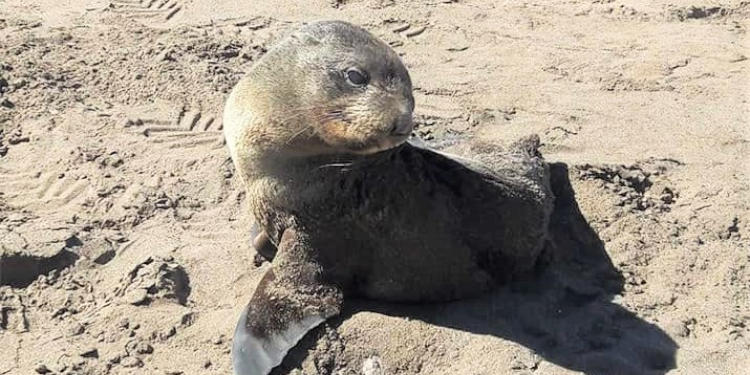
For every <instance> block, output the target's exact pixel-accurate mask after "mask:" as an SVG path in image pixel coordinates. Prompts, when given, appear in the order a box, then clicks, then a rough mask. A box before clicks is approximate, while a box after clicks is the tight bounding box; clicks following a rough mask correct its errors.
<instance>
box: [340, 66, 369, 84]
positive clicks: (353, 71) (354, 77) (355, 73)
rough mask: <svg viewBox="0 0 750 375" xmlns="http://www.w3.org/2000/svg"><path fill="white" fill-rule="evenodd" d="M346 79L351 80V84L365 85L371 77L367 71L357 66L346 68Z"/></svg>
mask: <svg viewBox="0 0 750 375" xmlns="http://www.w3.org/2000/svg"><path fill="white" fill-rule="evenodd" d="M346 80H347V81H349V83H350V84H351V85H353V86H357V87H362V86H365V85H367V83H368V82H369V81H370V79H369V77H367V73H365V72H363V71H361V70H359V69H357V68H349V69H347V70H346Z"/></svg>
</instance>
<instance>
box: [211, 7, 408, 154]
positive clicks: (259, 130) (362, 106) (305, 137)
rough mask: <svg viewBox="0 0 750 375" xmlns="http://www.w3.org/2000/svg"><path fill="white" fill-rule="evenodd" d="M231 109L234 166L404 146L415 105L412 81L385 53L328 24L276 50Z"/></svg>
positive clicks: (367, 38) (353, 29)
mask: <svg viewBox="0 0 750 375" xmlns="http://www.w3.org/2000/svg"><path fill="white" fill-rule="evenodd" d="M269 93H270V94H269ZM235 103H236V104H235ZM226 108H227V109H226V110H225V118H227V119H228V120H229V121H228V122H225V124H229V125H230V126H231V125H232V124H236V125H237V126H235V127H234V128H230V129H225V131H226V132H227V140H228V144H229V148H230V151H231V152H232V156H233V158H234V159H235V160H237V159H238V158H237V157H238V156H239V158H240V159H241V158H243V157H253V158H258V157H274V158H276V157H290V156H312V155H324V154H359V155H362V154H370V153H375V152H378V151H382V150H386V149H389V148H393V147H395V146H398V145H400V144H402V143H404V141H406V139H407V138H408V137H409V135H410V134H411V131H412V111H413V110H414V97H413V96H412V87H411V79H410V77H409V73H408V71H407V70H406V67H404V65H403V63H402V62H401V60H400V59H399V57H398V55H397V54H396V53H395V52H394V51H393V50H392V49H391V48H390V47H389V46H388V45H386V44H385V43H383V42H382V41H380V40H379V39H377V38H376V37H374V36H373V35H372V34H370V33H369V32H368V31H366V30H364V29H362V28H360V27H357V26H354V25H351V24H348V23H345V22H340V21H326V22H316V23H312V24H308V25H306V26H304V27H302V28H301V29H299V30H297V31H295V32H294V33H293V34H291V35H290V36H289V37H287V38H286V39H285V40H283V41H282V42H281V43H280V44H279V45H278V46H276V47H274V48H273V49H271V50H270V51H269V52H268V53H267V54H266V55H265V56H263V58H261V60H260V61H258V63H256V65H255V66H253V68H252V70H251V72H250V73H249V74H248V75H247V76H246V77H245V78H244V79H243V80H242V81H240V83H239V84H238V85H237V87H236V88H235V89H234V90H233V92H232V94H231V95H230V97H229V99H228V101H227V107H226ZM233 118H236V119H238V120H240V121H232V119H233ZM270 124H276V125H275V126H273V125H272V126H269V125H270ZM241 152H249V153H253V154H254V155H238V153H241Z"/></svg>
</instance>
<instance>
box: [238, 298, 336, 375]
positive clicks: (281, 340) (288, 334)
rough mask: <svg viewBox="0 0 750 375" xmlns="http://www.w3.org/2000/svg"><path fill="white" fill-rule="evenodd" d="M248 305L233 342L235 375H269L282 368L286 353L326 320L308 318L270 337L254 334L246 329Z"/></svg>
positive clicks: (243, 311)
mask: <svg viewBox="0 0 750 375" xmlns="http://www.w3.org/2000/svg"><path fill="white" fill-rule="evenodd" d="M248 310H249V305H248V306H247V307H245V309H244V310H242V315H240V320H239V321H238V322H237V327H236V328H235V330H234V338H233V339H232V366H233V368H234V375H266V374H268V373H269V372H271V370H272V369H273V368H274V367H276V366H278V365H280V364H281V361H282V360H283V359H284V356H286V353H287V352H288V351H289V350H290V349H291V348H293V347H294V346H295V345H296V344H297V343H298V342H299V340H301V339H302V337H303V336H305V334H306V333H307V332H308V331H310V330H311V329H313V328H315V327H317V326H318V325H319V324H320V323H322V322H323V321H325V319H324V318H323V317H322V316H308V317H305V318H304V319H302V320H300V321H298V322H289V324H288V325H287V326H286V327H285V329H284V331H282V332H277V333H273V334H270V335H269V336H268V337H259V336H257V335H254V334H253V333H252V331H251V330H249V329H248V328H247V325H246V322H247V314H248Z"/></svg>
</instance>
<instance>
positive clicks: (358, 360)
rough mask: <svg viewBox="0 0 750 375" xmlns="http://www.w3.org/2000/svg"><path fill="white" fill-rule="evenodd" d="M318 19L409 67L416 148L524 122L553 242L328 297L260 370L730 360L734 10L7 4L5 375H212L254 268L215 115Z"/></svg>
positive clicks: (738, 168) (345, 372)
mask: <svg viewBox="0 0 750 375" xmlns="http://www.w3.org/2000/svg"><path fill="white" fill-rule="evenodd" d="M315 19H344V20H349V21H351V22H353V23H357V24H360V25H362V26H364V27H366V28H368V29H370V30H372V31H373V32H374V33H375V34H376V35H378V36H380V37H381V38H383V39H384V40H386V41H388V42H389V43H391V44H392V45H393V46H394V48H395V49H396V50H397V51H398V52H399V53H401V54H402V56H403V59H404V61H405V63H406V65H407V66H408V68H409V69H410V71H411V74H412V78H413V81H414V82H415V86H416V87H415V97H416V101H417V108H416V119H417V122H418V133H419V134H420V135H421V136H422V137H424V138H426V139H427V140H429V141H430V142H433V143H434V144H436V145H439V144H441V142H445V141H455V140H458V141H459V142H461V141H462V140H466V139H471V138H482V139H486V140H490V141H493V142H498V143H506V142H508V141H512V140H515V139H517V138H518V137H520V136H522V135H526V134H530V133H538V134H539V135H540V136H541V139H542V142H543V143H544V147H543V152H544V154H545V156H546V158H547V159H548V160H550V161H553V162H558V163H564V164H565V165H567V170H566V169H565V165H563V164H558V165H557V167H556V168H555V170H556V172H557V178H559V179H560V181H563V183H561V185H560V186H563V189H559V190H558V193H559V194H560V195H561V196H562V197H564V198H562V199H561V200H560V203H559V204H558V211H557V212H556V215H557V216H556V223H557V224H556V227H555V228H554V229H555V230H554V233H553V234H554V236H555V242H556V245H555V246H557V247H558V248H559V251H558V252H557V259H550V260H549V262H550V263H551V265H550V266H549V267H547V268H545V269H543V270H541V271H540V272H539V274H538V275H535V276H534V277H530V278H529V280H525V281H520V282H518V283H515V284H513V285H510V286H507V287H505V288H503V289H501V290H499V291H497V292H496V293H493V294H491V295H488V296H486V297H483V298H480V299H475V300H470V301H463V302H457V303H450V304H441V305H432V306H404V305H387V304H380V303H374V302H367V301H347V310H346V311H345V313H344V314H343V315H342V316H341V317H340V318H337V319H333V320H331V321H329V322H328V323H327V324H325V326H323V327H321V328H320V329H317V330H315V331H313V332H312V333H311V334H309V335H308V336H307V337H306V338H305V339H304V340H303V342H302V343H301V344H300V345H298V347H297V348H295V350H293V352H292V353H291V354H290V355H289V356H288V357H287V359H286V361H285V362H284V364H283V365H282V366H281V369H279V370H276V371H275V373H276V374H301V373H303V374H340V375H349V374H365V375H386V374H408V375H412V374H437V375H439V374H467V375H479V374H532V373H533V374H573V373H590V374H665V373H669V374H737V375H740V374H749V373H750V267H749V265H750V224H749V223H750V192H749V190H750V180H749V179H748V178H749V175H750V171H749V169H750V166H749V163H750V161H748V159H749V157H748V155H749V153H750V143H749V142H750V130H749V129H750V121H749V120H750V118H749V117H750V115H749V114H750V106H749V104H748V98H749V97H748V87H750V79H749V76H750V75H749V72H750V61H749V60H748V57H750V49H749V48H748V47H750V42H749V41H748V36H747V29H748V27H750V3H748V2H747V1H737V0H733V1H718V2H717V1H710V0H702V1H698V0H696V1H692V2H681V3H677V0H673V2H667V1H664V0H658V1H645V0H634V1H622V0H589V1H559V0H555V1H548V2H536V3H535V2H528V1H518V2H516V1H493V0H457V1H451V0H443V1H440V0H432V1H424V2H422V1H395V0H336V1H309V2H308V1H305V2H302V1H300V2H293V1H289V0H281V1H260V0H256V1H245V2H237V1H229V0H223V1H216V2H213V4H211V2H208V1H206V2H201V1H191V0H168V1H166V0H143V1H140V2H139V1H138V0H112V1H104V0H94V1H85V0H69V1H59V0H43V1H27V0H0V251H1V253H0V279H1V282H0V284H1V285H0V374H2V375H5V374H24V375H25V374H35V373H54V374H228V373H229V372H230V369H231V365H230V355H229V348H230V345H231V332H232V330H233V327H234V324H235V321H236V319H237V316H238V312H239V309H241V307H242V305H243V304H244V303H245V302H246V301H247V300H248V298H249V296H250V295H251V293H252V291H253V288H254V284H255V283H256V282H257V280H258V276H259V275H260V272H261V271H262V270H261V269H259V267H258V266H257V265H256V264H255V262H254V253H253V251H252V250H250V246H249V243H250V236H251V230H250V228H251V227H252V223H251V221H250V218H249V217H248V216H249V215H248V214H247V213H246V211H245V202H244V201H245V196H244V193H243V192H242V187H241V186H240V184H239V181H238V179H237V178H236V176H235V175H234V171H233V167H232V164H231V162H230V161H229V159H228V153H227V150H226V148H225V146H224V145H223V143H222V138H221V132H220V129H221V118H220V110H221V106H222V102H223V100H224V98H225V96H226V94H227V92H228V90H230V88H231V87H232V85H233V84H234V83H235V82H237V80H238V79H239V78H240V77H241V76H242V74H243V72H244V71H246V70H247V69H248V68H249V67H250V66H251V65H252V64H253V62H254V61H256V60H257V59H258V57H259V56H261V55H262V54H263V53H264V52H265V51H266V49H267V48H269V46H270V45H272V44H273V42H274V41H276V40H278V39H279V38H280V37H282V36H283V35H284V34H285V33H287V32H288V31H289V30H290V28H294V27H296V26H298V25H299V24H300V23H301V22H304V21H309V20H315ZM566 173H567V175H566ZM568 178H569V180H570V184H571V186H569V187H572V190H570V189H565V188H564V187H565V186H564V185H565V183H564V182H566V181H567V179H568ZM573 191H574V192H575V198H573V196H572V192H573ZM579 209H580V212H579ZM265 266H267V265H263V266H261V268H262V267H265Z"/></svg>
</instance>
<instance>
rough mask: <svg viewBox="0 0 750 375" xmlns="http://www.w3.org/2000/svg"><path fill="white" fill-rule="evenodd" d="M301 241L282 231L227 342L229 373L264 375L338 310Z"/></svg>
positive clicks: (337, 296)
mask: <svg viewBox="0 0 750 375" xmlns="http://www.w3.org/2000/svg"><path fill="white" fill-rule="evenodd" d="M308 246H309V245H308V244H307V242H306V241H305V239H304V237H302V236H299V235H297V232H296V231H294V230H292V229H287V230H285V231H284V234H283V235H282V237H281V243H280V244H279V251H278V254H277V255H276V258H275V259H274V262H273V264H272V266H271V268H270V269H269V270H268V271H267V272H266V274H265V275H263V278H262V279H261V281H260V283H259V284H258V287H257V288H256V290H255V292H254V293H253V296H252V298H251V299H250V303H248V305H247V307H245V309H244V310H243V311H242V315H241V316H240V320H239V322H238V323H237V328H236V329H235V331H234V339H233V343H232V364H233V366H234V374H235V375H266V374H268V373H269V372H270V371H271V370H272V369H273V368H274V367H276V366H278V365H279V364H281V361H282V360H283V359H284V356H285V355H286V353H287V352H288V351H289V350H290V349H291V348H292V347H294V345H296V344H297V342H299V340H301V339H302V337H303V336H304V335H305V334H306V333H307V332H308V331H310V330H311V329H313V328H315V327H316V326H318V325H319V324H320V323H322V322H324V321H325V320H326V319H328V318H330V317H332V316H334V315H337V314H338V313H339V311H340V310H341V301H342V293H341V290H340V289H339V288H338V287H336V286H333V285H330V284H327V283H325V282H323V281H322V280H321V271H322V270H321V268H320V266H319V265H318V264H317V263H316V262H315V260H314V259H313V258H312V257H311V254H312V253H311V251H310V250H311V249H310V248H309V247H308Z"/></svg>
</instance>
